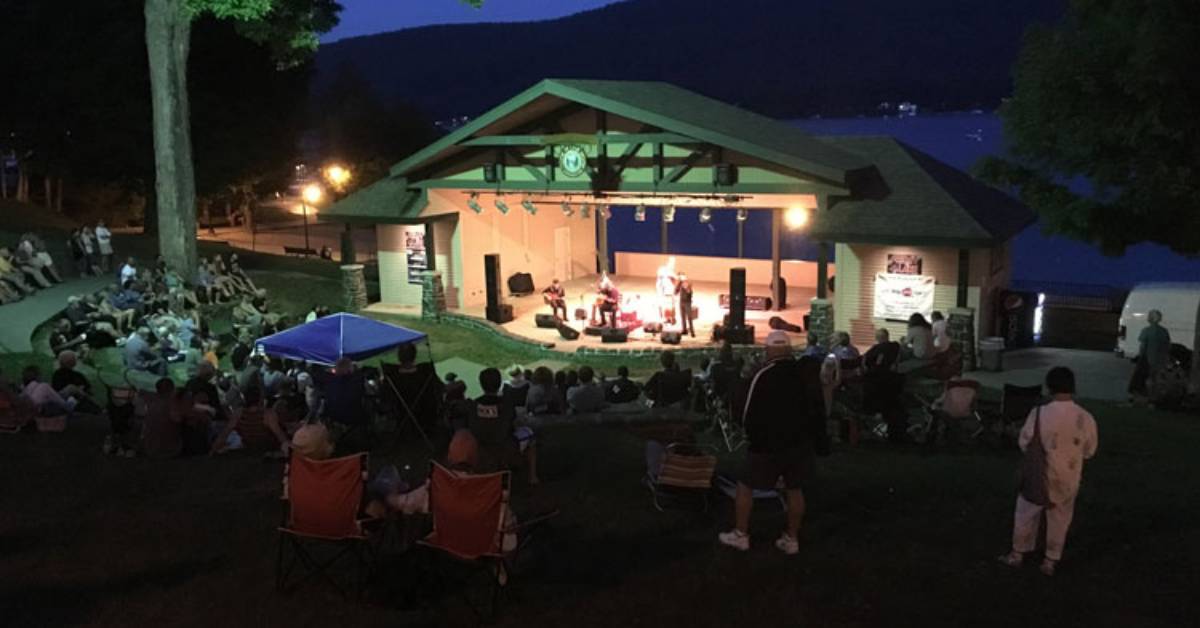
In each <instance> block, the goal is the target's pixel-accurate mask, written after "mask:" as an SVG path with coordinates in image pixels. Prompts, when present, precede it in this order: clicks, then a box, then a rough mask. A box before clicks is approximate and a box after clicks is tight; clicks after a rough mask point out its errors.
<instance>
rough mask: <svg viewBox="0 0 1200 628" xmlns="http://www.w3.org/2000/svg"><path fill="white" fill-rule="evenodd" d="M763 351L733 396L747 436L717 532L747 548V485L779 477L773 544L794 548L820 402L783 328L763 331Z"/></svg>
mask: <svg viewBox="0 0 1200 628" xmlns="http://www.w3.org/2000/svg"><path fill="white" fill-rule="evenodd" d="M766 357H767V363H766V364H765V365H764V366H763V367H762V369H760V370H759V371H758V373H756V374H755V375H754V377H753V379H752V380H751V382H750V385H749V387H748V388H747V389H746V391H745V393H744V394H743V395H739V397H741V398H740V399H737V400H735V407H739V406H740V407H741V408H742V420H743V423H744V425H745V427H746V436H747V439H748V441H749V447H748V456H747V460H746V463H747V464H746V471H745V473H744V475H743V477H742V479H741V480H740V481H739V482H738V486H737V495H736V497H735V518H734V529H732V530H730V531H728V532H722V533H721V534H719V535H718V537H717V538H718V539H719V540H720V541H721V543H723V544H725V545H728V546H730V547H733V548H734V549H738V550H742V551H745V550H747V549H749V548H750V535H749V530H750V510H751V508H752V507H753V505H754V494H753V491H755V490H772V489H774V488H775V486H776V484H777V482H778V481H779V479H780V478H782V479H783V485H784V488H785V489H786V491H787V530H786V531H785V532H784V533H783V535H782V536H780V537H779V538H778V539H777V540H776V541H775V547H776V548H778V549H779V550H780V551H782V552H783V553H785V554H795V553H796V552H798V551H799V549H800V548H799V543H798V541H797V540H796V538H797V537H796V535H797V534H798V533H799V531H800V522H801V520H802V519H803V518H804V491H803V486H804V484H805V483H806V482H807V481H808V479H809V478H810V476H811V475H812V471H813V465H814V461H815V458H816V455H817V450H818V449H819V448H821V447H822V440H823V438H824V429H825V423H824V410H823V408H822V404H823V403H824V402H823V399H822V397H821V394H820V380H819V375H818V370H817V369H813V368H809V366H810V365H807V364H806V363H805V361H803V360H796V359H795V358H793V357H792V345H791V340H790V339H789V338H788V335H787V333H786V332H783V331H779V330H776V331H772V332H771V333H770V334H767V338H766ZM814 380H815V381H814Z"/></svg>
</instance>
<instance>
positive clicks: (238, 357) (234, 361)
mask: <svg viewBox="0 0 1200 628" xmlns="http://www.w3.org/2000/svg"><path fill="white" fill-rule="evenodd" d="M253 342H254V338H253V337H252V336H251V335H250V332H247V331H245V330H243V331H241V332H240V333H238V337H237V343H236V344H234V345H233V349H232V350H230V352H229V364H230V365H232V366H233V370H235V371H241V370H242V369H243V368H245V367H246V361H247V360H249V359H250V354H251V353H254V347H253V346H251V343H253Z"/></svg>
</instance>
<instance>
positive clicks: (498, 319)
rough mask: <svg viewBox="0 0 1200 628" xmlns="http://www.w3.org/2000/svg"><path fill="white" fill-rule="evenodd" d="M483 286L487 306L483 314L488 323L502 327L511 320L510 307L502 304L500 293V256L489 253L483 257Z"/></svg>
mask: <svg viewBox="0 0 1200 628" xmlns="http://www.w3.org/2000/svg"><path fill="white" fill-rule="evenodd" d="M483 274H484V286H485V292H486V293H487V306H486V308H485V309H484V313H485V314H486V316H487V319H488V320H489V321H492V322H493V323H496V324H498V325H503V324H504V323H507V322H509V321H511V320H512V319H513V315H512V306H511V305H508V304H506V303H504V302H503V294H502V293H501V292H500V255H498V254H496V253H491V254H488V255H484V256H483Z"/></svg>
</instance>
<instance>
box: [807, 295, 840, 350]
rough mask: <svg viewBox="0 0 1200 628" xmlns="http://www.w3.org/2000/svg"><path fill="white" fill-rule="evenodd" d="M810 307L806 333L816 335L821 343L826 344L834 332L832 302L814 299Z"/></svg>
mask: <svg viewBox="0 0 1200 628" xmlns="http://www.w3.org/2000/svg"><path fill="white" fill-rule="evenodd" d="M811 307H812V312H811V313H810V314H809V316H808V329H807V330H806V331H810V332H814V333H816V334H817V337H818V338H820V339H821V342H827V341H828V340H829V337H830V336H832V335H833V331H834V323H833V301H830V300H829V299H816V298H814V299H813V300H812V301H811Z"/></svg>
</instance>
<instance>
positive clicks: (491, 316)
mask: <svg viewBox="0 0 1200 628" xmlns="http://www.w3.org/2000/svg"><path fill="white" fill-rule="evenodd" d="M484 315H485V316H486V317H487V319H488V320H489V321H492V322H493V323H496V324H497V325H503V324H505V323H511V322H512V319H513V307H512V305H510V304H508V303H501V304H500V305H498V306H496V307H494V308H490V307H489V308H488V309H487V311H486V312H484Z"/></svg>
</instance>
